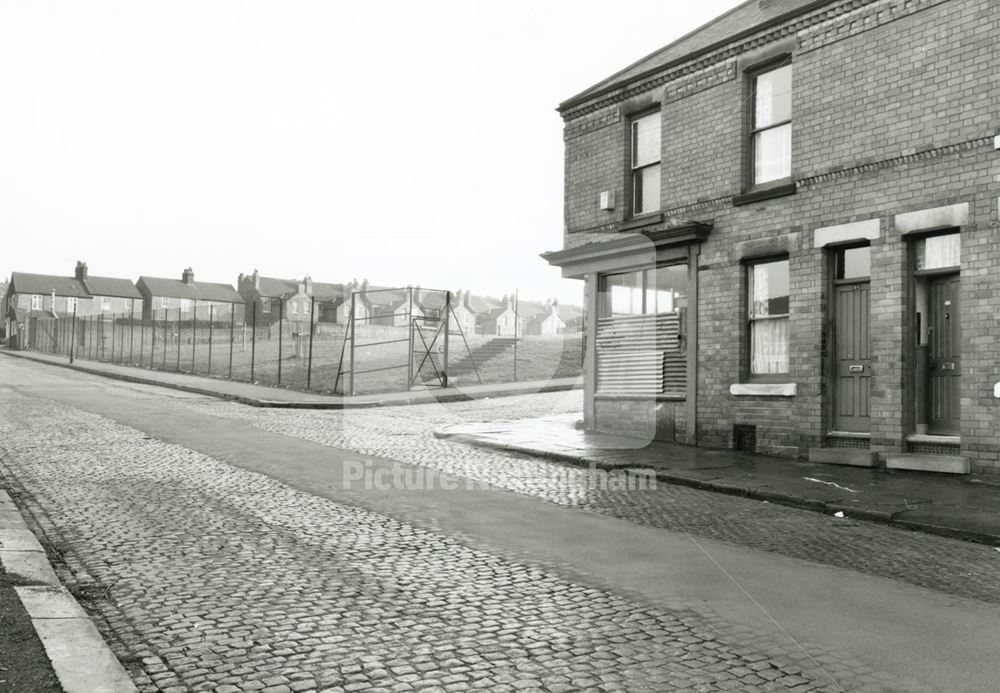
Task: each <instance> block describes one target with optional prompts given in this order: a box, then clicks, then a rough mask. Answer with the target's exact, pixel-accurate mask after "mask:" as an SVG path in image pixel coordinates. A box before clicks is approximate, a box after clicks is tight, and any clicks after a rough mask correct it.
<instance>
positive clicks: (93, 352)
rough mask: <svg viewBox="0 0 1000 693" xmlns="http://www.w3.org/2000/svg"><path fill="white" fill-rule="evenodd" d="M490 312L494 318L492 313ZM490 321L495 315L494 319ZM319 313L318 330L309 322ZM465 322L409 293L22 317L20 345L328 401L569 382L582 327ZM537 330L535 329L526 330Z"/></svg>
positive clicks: (422, 293) (435, 295)
mask: <svg viewBox="0 0 1000 693" xmlns="http://www.w3.org/2000/svg"><path fill="white" fill-rule="evenodd" d="M495 312H497V311H495ZM500 312H502V311H500ZM318 315H323V316H324V321H319V320H318V319H317V316H318ZM501 319H502V318H501V317H498V316H497V315H493V316H487V319H484V318H483V316H482V315H477V314H474V313H473V312H472V311H470V310H469V309H468V307H467V306H466V305H465V303H464V302H463V301H462V300H461V299H460V298H458V297H456V295H455V294H454V293H452V292H448V291H437V290H428V289H420V290H415V289H412V288H409V287H404V288H394V289H376V290H369V291H363V292H357V293H354V294H351V295H350V296H348V297H345V299H344V301H343V302H342V308H341V309H340V310H322V311H320V310H319V309H318V307H317V306H316V303H315V302H313V305H312V306H311V310H310V311H309V313H308V314H302V313H296V314H293V315H291V316H289V315H286V314H285V310H284V306H283V304H282V303H281V302H279V303H278V308H277V310H274V311H271V313H270V314H268V315H264V314H262V313H261V311H260V309H259V305H258V304H252V305H247V306H246V310H245V317H244V311H237V310H234V309H233V308H232V307H228V308H221V309H217V308H216V306H209V307H199V306H195V307H193V308H192V309H191V310H180V309H161V310H154V311H146V313H145V315H142V314H138V313H130V314H116V313H105V314H100V315H87V316H77V317H75V318H74V317H54V316H53V317H45V316H40V317H32V318H30V319H29V320H28V321H27V322H28V324H27V325H25V327H26V328H27V329H26V333H27V334H26V337H27V338H26V339H22V340H21V341H20V344H21V346H22V347H27V348H29V349H32V350H35V351H38V352H41V353H47V354H58V355H63V356H66V357H68V358H71V359H82V360H91V361H100V362H105V363H114V364H118V365H122V366H131V367H136V368H147V369H153V370H159V371H169V372H181V373H190V374H194V375H200V376H207V377H215V378H226V379H230V380H234V381H241V382H253V383H257V384H261V385H269V386H275V387H285V388H292V389H296V390H303V391H312V392H319V393H330V394H352V393H353V394H370V393H385V392H397V391H403V390H407V389H410V388H413V387H453V386H465V385H474V384H477V383H505V382H513V381H515V380H517V381H526V380H547V379H551V378H560V377H571V376H577V375H579V374H580V373H581V370H582V362H583V331H582V321H580V322H576V323H574V324H572V325H565V326H563V327H560V328H559V329H557V330H550V331H549V332H546V333H543V334H539V333H537V332H538V331H539V330H533V329H531V328H532V324H533V323H532V322H531V321H530V320H528V319H524V318H519V317H518V315H517V311H515V312H514V325H515V326H516V327H513V328H511V327H510V326H506V325H501V324H500V320H501ZM536 322H537V321H536Z"/></svg>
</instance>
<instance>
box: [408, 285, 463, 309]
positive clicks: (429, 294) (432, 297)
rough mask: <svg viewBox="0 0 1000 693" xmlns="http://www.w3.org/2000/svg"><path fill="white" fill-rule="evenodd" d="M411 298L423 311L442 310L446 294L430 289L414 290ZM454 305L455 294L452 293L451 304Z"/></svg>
mask: <svg viewBox="0 0 1000 693" xmlns="http://www.w3.org/2000/svg"><path fill="white" fill-rule="evenodd" d="M413 296H414V300H415V301H416V303H417V304H418V305H419V306H420V307H421V308H423V309H425V310H443V309H444V304H445V298H446V297H447V292H445V291H436V290H431V289H419V290H417V289H414V292H413ZM456 303H457V302H456V300H455V292H454V291H452V292H451V304H452V306H454V305H456Z"/></svg>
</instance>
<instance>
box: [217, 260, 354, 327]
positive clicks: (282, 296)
mask: <svg viewBox="0 0 1000 693" xmlns="http://www.w3.org/2000/svg"><path fill="white" fill-rule="evenodd" d="M236 287H237V290H238V291H239V293H240V295H241V296H242V297H243V300H244V301H245V306H246V316H247V322H250V321H252V320H253V318H254V314H255V313H254V311H256V320H257V324H270V323H274V322H277V321H278V320H279V319H281V320H292V321H300V322H308V321H309V316H310V315H312V320H313V322H314V323H341V322H344V321H345V319H346V318H347V314H346V313H345V310H350V309H349V308H347V309H345V308H344V304H345V300H344V298H345V296H347V295H349V294H348V292H347V290H346V289H345V287H344V285H343V284H328V283H325V282H314V281H313V280H312V278H311V277H310V276H309V275H306V276H305V277H304V278H303V279H301V280H298V279H279V278H277V277H262V276H260V273H259V272H258V271H257V270H254V271H253V274H240V276H239V277H238V279H237V282H236ZM313 301H315V305H314V304H313Z"/></svg>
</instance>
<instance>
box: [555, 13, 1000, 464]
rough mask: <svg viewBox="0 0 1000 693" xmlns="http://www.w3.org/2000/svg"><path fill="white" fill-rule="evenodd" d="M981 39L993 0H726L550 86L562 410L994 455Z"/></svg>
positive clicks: (937, 453) (991, 22)
mask: <svg viewBox="0 0 1000 693" xmlns="http://www.w3.org/2000/svg"><path fill="white" fill-rule="evenodd" d="M998 36H1000V3H998V2H996V0H826V1H819V2H817V1H815V0H786V1H784V2H777V1H772V0H750V1H749V2H745V3H743V4H742V5H740V6H738V7H737V8H735V9H734V10H732V11H731V12H729V13H727V14H725V15H723V16H721V17H719V18H718V19H716V20H715V21H713V22H711V23H709V24H708V25H706V26H704V27H702V28H700V29H698V30H696V31H695V32H693V33H691V34H689V35H687V36H685V37H684V38H681V39H680V40H678V41H676V42H675V43H673V44H671V45H669V46H667V47H665V48H663V49H662V50H660V51H658V52H656V53H653V54H652V55H650V56H647V57H646V58H643V59H642V60H640V61H639V62H637V63H635V64H634V65H632V66H630V67H628V68H626V69H625V70H623V71H621V72H619V73H617V74H615V75H613V76H612V77H610V78H608V79H606V80H604V81H603V82H600V83H599V84H597V85H595V86H594V87H592V88H590V89H588V90H586V91H585V92H583V93H581V94H579V95H577V96H574V97H572V98H571V99H569V100H567V101H565V102H564V103H562V104H561V105H560V106H559V111H560V113H561V114H562V117H563V119H564V122H565V129H564V139H565V147H566V154H565V165H566V187H565V209H566V220H565V221H566V228H565V238H564V249H563V250H560V251H556V252H551V253H546V254H545V255H544V256H543V257H545V258H546V259H547V260H548V261H549V262H550V263H552V264H554V265H558V266H560V267H562V270H563V274H564V276H568V277H575V278H581V279H583V280H584V282H585V284H584V285H585V299H586V307H587V313H588V315H589V316H595V317H596V319H588V320H587V354H586V390H585V394H586V398H585V403H586V410H585V419H586V425H587V426H588V427H589V428H591V429H597V430H604V431H613V432H624V433H628V434H632V435H636V436H645V437H649V438H657V439H666V440H676V441H682V442H686V443H697V444H702V445H708V446H720V447H729V446H736V447H741V448H746V449H755V450H758V451H766V452H769V453H777V454H784V455H791V456H806V455H810V456H811V457H812V458H813V459H815V460H821V461H830V462H841V463H853V464H864V465H876V464H881V463H883V462H884V463H886V464H887V465H889V466H902V467H918V468H924V467H925V466H929V468H932V469H941V470H952V471H957V470H963V469H965V468H967V467H968V466H969V463H970V462H971V466H972V467H973V468H974V469H978V470H998V469H1000V461H998V460H1000V431H998V427H997V425H996V421H997V414H998V407H1000V400H998V399H997V398H996V396H995V394H994V384H995V383H997V381H1000V366H998V364H997V360H996V356H995V354H996V349H997V342H998V338H1000V319H998V317H997V316H998V309H1000V286H998V283H997V280H996V275H997V272H998V270H1000V241H998V220H997V214H998V209H997V206H998V195H1000V152H998V151H997V149H998V147H1000V142H998V140H997V134H998V132H1000V108H998V104H1000V80H998V79H997V74H998V71H1000V49H998V39H997V37H998ZM918 453H924V454H923V455H920V454H918Z"/></svg>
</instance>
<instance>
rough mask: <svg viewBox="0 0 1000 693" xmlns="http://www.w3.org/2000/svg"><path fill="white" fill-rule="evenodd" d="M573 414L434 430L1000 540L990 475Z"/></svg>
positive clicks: (997, 494)
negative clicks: (864, 462) (590, 427)
mask: <svg viewBox="0 0 1000 693" xmlns="http://www.w3.org/2000/svg"><path fill="white" fill-rule="evenodd" d="M578 420H579V416H577V415H569V416H557V417H548V418H542V419H537V418H536V419H530V420H523V421H499V422H485V423H461V424H455V425H451V426H446V427H442V428H440V429H438V430H437V431H435V435H437V436H439V437H442V438H447V439H449V440H454V441H460V442H464V443H467V444H469V445H476V446H484V447H489V448H494V449H500V450H507V451H511V452H517V453H522V454H528V455H535V456H539V457H543V458H546V459H551V460H557V461H561V462H566V463H570V464H575V465H584V466H587V465H592V466H594V467H596V468H598V469H604V470H611V469H619V470H635V469H649V470H652V471H653V472H654V473H655V474H656V478H657V479H658V480H660V481H663V482H667V483H672V484H681V485H684V486H690V487H693V488H699V489H705V490H709V491H716V492H720V493H726V494H732V495H737V496H745V497H747V498H755V499H758V500H766V501H770V502H774V503H782V504H784V505H790V506H793V507H796V508H804V509H807V510H815V511H819V512H823V513H828V514H831V515H832V514H836V513H843V515H844V516H846V517H849V518H857V519H864V520H873V521H876V522H884V523H888V524H892V525H896V526H899V527H905V528H907V529H913V530H920V531H924V532H930V533H933V534H939V535H943V536H949V537H955V538H960V539H967V540H970V541H977V542H982V543H986V544H990V545H1000V478H989V477H967V478H956V477H951V476H944V475H940V474H929V473H922V472H904V471H897V470H877V469H865V468H859V467H847V466H836V465H827V464H816V463H811V462H804V461H799V460H790V459H787V458H780V457H769V456H766V455H754V454H747V453H740V452H735V451H732V450H715V449H709V448H696V447H692V446H687V445H678V444H673V443H663V442H653V443H650V444H649V445H642V444H641V443H640V442H637V441H635V440H634V439H631V438H624V437H620V436H613V435H607V434H599V433H590V432H586V431H583V430H580V429H579V428H578V427H577V425H576V423H577V421H578Z"/></svg>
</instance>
